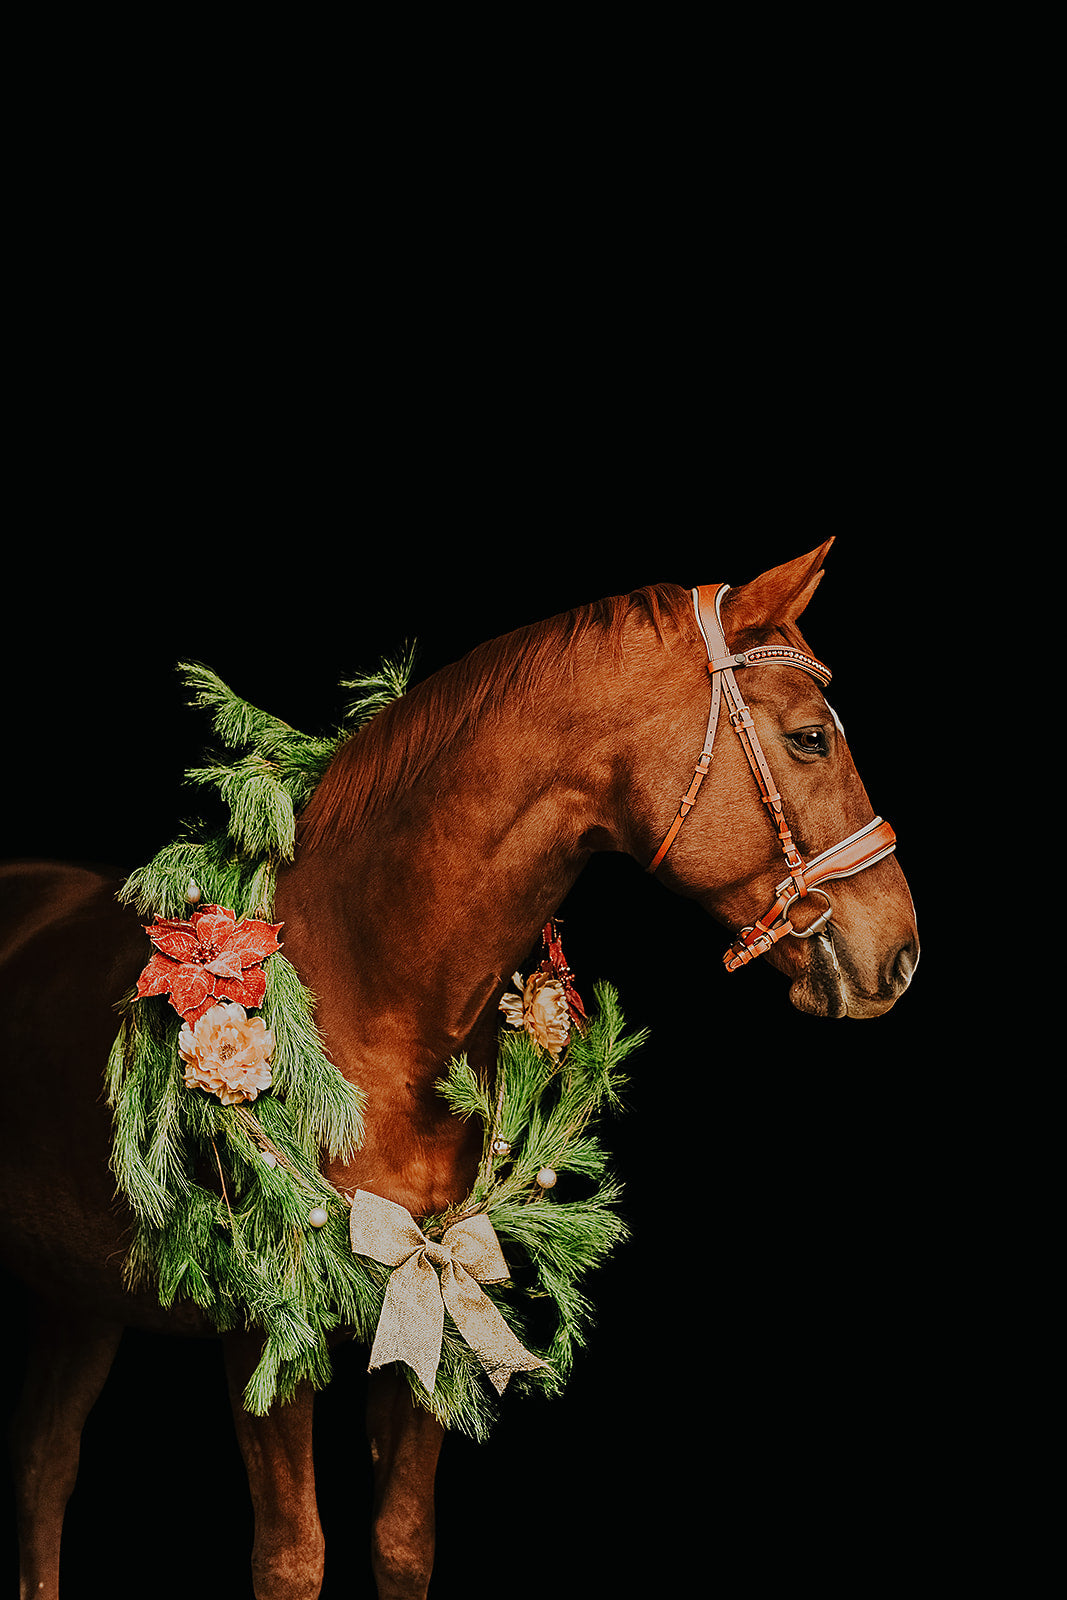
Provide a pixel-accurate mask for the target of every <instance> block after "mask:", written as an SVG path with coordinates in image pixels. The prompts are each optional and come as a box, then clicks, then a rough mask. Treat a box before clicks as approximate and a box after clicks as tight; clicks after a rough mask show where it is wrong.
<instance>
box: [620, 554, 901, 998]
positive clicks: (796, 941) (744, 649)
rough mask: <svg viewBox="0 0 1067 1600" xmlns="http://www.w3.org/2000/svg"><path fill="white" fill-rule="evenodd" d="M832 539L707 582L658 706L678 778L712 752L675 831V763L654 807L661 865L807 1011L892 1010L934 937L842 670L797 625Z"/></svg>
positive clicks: (693, 781)
mask: <svg viewBox="0 0 1067 1600" xmlns="http://www.w3.org/2000/svg"><path fill="white" fill-rule="evenodd" d="M832 542H833V541H832V540H828V541H827V542H826V543H825V544H823V545H821V546H820V547H819V548H818V549H817V550H814V551H812V552H810V553H809V554H808V555H804V556H800V557H798V558H797V559H796V560H794V561H790V562H787V563H785V564H784V565H783V566H780V567H775V568H774V569H772V570H771V571H769V572H765V573H763V574H762V576H760V577H758V578H756V579H754V580H753V581H752V582H750V583H748V584H745V585H744V586H743V587H740V588H737V589H729V588H727V586H725V585H709V586H707V587H706V588H701V589H696V590H694V591H693V607H692V611H693V626H692V627H691V628H690V629H689V630H688V632H687V651H686V657H687V660H686V667H685V671H684V674H679V673H678V672H677V669H675V672H674V674H673V675H672V679H671V683H672V689H671V690H670V691H669V695H670V698H672V699H673V704H669V705H666V704H665V705H664V706H663V708H662V710H660V711H658V712H654V713H653V715H656V716H658V720H659V722H660V724H661V725H660V727H659V728H658V729H657V730H656V735H657V742H659V741H660V740H666V742H667V745H668V747H670V748H673V749H674V750H677V751H678V753H679V760H680V768H674V769H673V770H674V777H673V781H674V782H675V783H677V774H678V771H679V770H680V771H681V772H682V773H685V766H684V755H689V757H690V758H692V756H693V755H695V754H696V752H697V751H699V752H700V756H699V759H698V760H697V762H696V765H695V767H691V768H690V770H689V773H688V774H686V775H687V776H690V786H689V788H688V789H687V790H685V793H684V798H683V799H682V802H681V804H680V805H678V806H677V811H676V813H675V819H674V822H673V824H671V826H670V827H669V828H667V829H666V831H664V828H663V823H664V820H665V819H666V818H667V817H668V816H669V810H666V809H665V806H669V803H670V802H669V799H668V795H669V794H671V793H673V795H674V796H675V797H676V796H677V794H678V793H679V792H680V790H679V789H678V788H675V789H674V790H673V791H672V790H671V789H670V781H671V780H668V778H667V775H666V774H665V773H662V774H657V775H656V777H655V781H654V782H652V783H651V784H650V787H649V789H648V790H647V792H646V793H645V794H644V795H643V796H641V802H642V803H641V804H639V806H638V816H639V818H640V819H641V824H642V825H643V826H644V827H648V828H652V829H653V830H654V837H658V838H659V839H660V840H661V842H660V844H659V848H658V850H656V852H655V854H654V855H653V856H652V859H651V862H650V869H651V870H653V871H655V872H657V873H658V874H659V875H660V876H661V877H662V878H663V879H664V880H665V881H666V882H667V883H668V884H669V886H670V887H671V888H673V889H675V890H676V891H678V892H680V893H682V894H685V895H687V896H690V897H692V898H694V899H696V900H698V901H699V902H700V903H701V904H702V905H703V906H704V908H705V909H706V910H707V911H709V912H710V913H711V915H712V916H714V917H715V918H716V919H717V920H718V921H720V922H722V923H724V924H725V925H726V926H727V927H728V928H730V929H731V930H732V931H733V932H734V933H735V934H736V936H737V937H736V940H735V943H734V945H733V946H731V949H730V950H729V951H728V952H727V955H726V964H727V967H728V968H729V969H730V970H736V969H737V968H739V967H742V966H744V965H745V964H747V962H748V961H750V960H752V959H754V958H755V957H756V956H759V955H762V954H765V955H766V957H767V960H768V961H769V962H770V963H771V964H772V965H773V966H775V967H777V968H778V969H779V970H780V971H781V972H783V973H784V974H785V975H786V976H787V977H788V978H789V979H790V998H791V1000H792V1002H793V1004H794V1005H795V1006H796V1007H797V1008H798V1009H799V1010H800V1011H804V1012H808V1013H811V1014H813V1015H817V1016H830V1017H843V1016H849V1017H876V1016H880V1015H881V1014H882V1013H883V1012H885V1011H888V1010H889V1008H890V1007H891V1006H892V1005H893V1004H894V1002H895V1001H896V1000H897V999H898V998H899V996H900V995H901V994H902V993H903V991H904V990H905V989H906V988H907V986H908V983H909V982H910V980H911V976H912V973H913V972H914V969H915V965H916V963H917V960H918V951H919V945H918V936H917V933H916V926H915V913H914V908H913V905H912V901H911V896H910V894H909V891H908V886H907V883H906V882H905V879H904V875H903V873H902V871H901V869H900V866H899V864H898V863H897V861H896V859H895V855H894V854H893V851H894V847H895V836H894V834H893V830H892V829H891V828H890V827H889V825H888V824H887V823H885V822H883V821H882V819H881V818H880V817H876V816H875V813H874V810H873V808H872V806H871V803H870V801H869V800H868V798H867V793H866V791H865V789H864V786H863V783H862V782H861V780H860V777H859V774H858V773H857V771H856V767H855V764H854V762H853V759H852V755H851V752H850V750H849V747H848V742H847V740H846V738H845V733H844V729H843V728H842V726H841V722H840V719H839V718H838V716H837V715H836V713H835V712H834V711H833V709H832V707H831V706H830V704H829V702H828V701H827V699H826V698H825V695H824V693H823V688H824V686H825V684H826V683H828V682H829V678H830V673H829V670H828V669H827V668H826V667H825V666H823V664H822V663H821V662H820V661H819V660H818V659H817V658H816V657H814V656H812V654H811V651H810V650H809V647H808V645H807V643H806V641H805V640H804V638H803V636H802V635H801V633H800V630H799V628H798V625H797V624H798V621H799V618H800V616H801V615H802V613H803V612H804V610H805V608H806V606H807V605H808V602H809V601H810V599H811V597H812V595H813V594H814V592H815V589H816V588H817V586H818V584H819V582H820V580H821V579H822V576H823V568H822V562H823V558H824V557H825V554H826V552H827V550H828V549H829V546H830V544H831V543H832ZM709 677H710V683H711V687H710V690H709ZM709 702H710V707H711V712H710V716H709ZM702 725H706V732H705V735H704V744H703V746H701V744H700V730H701V728H702ZM645 733H646V734H647V733H648V729H647V728H646V729H645ZM735 733H736V734H737V735H738V737H737V738H735V737H734V734H735ZM646 748H647V744H646ZM698 796H699V798H698ZM675 803H676V804H677V802H675ZM683 822H684V824H685V826H684V827H683V826H682V823H683ZM632 848H633V847H632ZM635 853H638V854H639V853H640V846H639V847H638V848H637V849H635Z"/></svg>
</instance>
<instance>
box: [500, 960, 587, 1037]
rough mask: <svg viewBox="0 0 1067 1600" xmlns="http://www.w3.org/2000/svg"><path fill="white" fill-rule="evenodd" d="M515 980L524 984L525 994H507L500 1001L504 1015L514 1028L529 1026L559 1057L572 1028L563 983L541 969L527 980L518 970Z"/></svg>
mask: <svg viewBox="0 0 1067 1600" xmlns="http://www.w3.org/2000/svg"><path fill="white" fill-rule="evenodd" d="M512 981H513V982H515V983H517V984H518V985H519V986H520V988H521V990H522V993H521V994H506V995H504V997H503V999H502V1000H501V1002H500V1009H501V1011H502V1012H503V1013H504V1016H505V1017H506V1019H507V1020H508V1022H509V1023H510V1024H511V1026H512V1027H513V1028H525V1029H526V1032H527V1033H528V1034H529V1035H530V1038H531V1039H533V1040H535V1042H536V1043H537V1044H539V1045H540V1046H541V1048H542V1050H547V1051H548V1053H549V1055H550V1056H558V1055H559V1053H560V1051H561V1050H562V1049H563V1047H564V1045H565V1044H566V1043H567V1040H568V1038H569V1037H570V1031H571V1015H570V1011H569V1009H568V1006H567V996H566V992H565V991H564V987H563V984H562V983H561V982H560V980H559V979H558V978H555V977H552V976H551V974H549V973H546V972H543V971H542V970H541V969H540V968H538V970H537V971H536V972H531V974H530V976H529V977H528V978H527V980H526V982H525V983H523V981H522V976H521V974H519V973H518V972H516V973H514V974H513V979H512Z"/></svg>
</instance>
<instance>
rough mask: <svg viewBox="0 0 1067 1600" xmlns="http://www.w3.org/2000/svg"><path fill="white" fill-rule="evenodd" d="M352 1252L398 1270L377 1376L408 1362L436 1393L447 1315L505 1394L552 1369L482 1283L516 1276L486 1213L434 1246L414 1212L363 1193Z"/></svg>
mask: <svg viewBox="0 0 1067 1600" xmlns="http://www.w3.org/2000/svg"><path fill="white" fill-rule="evenodd" d="M350 1233H351V1238H352V1249H353V1250H354V1251H355V1253H356V1254H357V1255H360V1256H370V1258H371V1259H372V1260H373V1261H380V1262H381V1263H382V1264H383V1266H387V1267H392V1268H393V1271H392V1273H391V1274H390V1276H389V1282H388V1285H387V1286H386V1291H385V1301H384V1303H383V1305H382V1314H381V1317H380V1318H379V1320H378V1329H377V1332H376V1333H375V1336H374V1346H373V1349H372V1350H371V1356H370V1369H369V1370H370V1371H372V1372H373V1370H374V1369H375V1368H376V1367H384V1366H385V1365H386V1364H387V1363H388V1362H390V1361H405V1362H406V1363H407V1364H408V1366H409V1367H412V1368H413V1369H414V1371H415V1373H416V1375H417V1376H418V1378H419V1379H420V1380H421V1382H422V1383H423V1385H424V1387H425V1388H426V1389H427V1390H428V1391H429V1392H430V1393H431V1394H432V1393H433V1387H434V1383H435V1381H436V1378H437V1367H438V1364H439V1362H440V1359H441V1338H442V1335H443V1333H444V1325H445V1310H446V1308H447V1310H448V1312H449V1315H450V1316H451V1318H452V1320H453V1322H454V1323H455V1324H456V1327H457V1328H458V1329H459V1331H460V1333H461V1334H462V1335H463V1337H464V1339H466V1341H467V1343H468V1344H469V1345H470V1347H471V1349H472V1350H473V1351H474V1352H475V1354H476V1355H477V1357H478V1359H479V1360H480V1362H481V1363H482V1366H483V1367H484V1368H485V1371H486V1374H487V1375H488V1377H489V1381H490V1382H491V1383H492V1385H493V1387H494V1388H495V1389H496V1391H497V1393H498V1394H503V1393H504V1390H505V1388H506V1387H507V1382H508V1379H509V1378H510V1377H511V1374H512V1373H513V1372H532V1371H533V1370H534V1369H535V1368H536V1367H544V1366H546V1365H547V1362H544V1361H541V1360H540V1359H539V1358H538V1357H537V1356H534V1355H531V1354H530V1352H529V1351H528V1350H525V1349H523V1347H522V1345H521V1344H520V1343H519V1341H518V1339H516V1337H515V1335H514V1334H513V1333H512V1331H511V1329H510V1328H509V1327H508V1325H507V1323H506V1322H505V1321H504V1319H503V1317H502V1316H501V1315H500V1312H499V1311H498V1310H497V1309H496V1306H494V1305H493V1302H492V1301H491V1300H490V1299H489V1297H488V1295H486V1294H484V1293H483V1292H482V1290H481V1289H480V1288H479V1284H481V1283H503V1282H504V1280H505V1279H506V1278H508V1277H509V1276H510V1274H509V1272H508V1268H507V1263H506V1262H505V1260H504V1257H503V1254H502V1253H501V1249H500V1243H499V1241H498V1239H497V1236H496V1233H495V1231H494V1229H493V1225H492V1223H491V1222H490V1221H489V1218H488V1217H487V1216H485V1215H484V1213H478V1214H477V1215H475V1216H472V1217H467V1218H466V1219H465V1220H464V1221H462V1222H456V1223H453V1225H452V1227H451V1228H448V1229H446V1231H445V1234H444V1236H443V1238H442V1239H441V1241H440V1243H439V1244H438V1243H436V1242H435V1241H434V1240H433V1239H428V1238H427V1237H426V1235H425V1234H424V1233H423V1231H422V1229H421V1228H420V1227H419V1226H418V1225H417V1224H416V1222H415V1221H414V1219H413V1218H412V1216H411V1213H410V1212H408V1211H405V1210H404V1207H403V1206H399V1205H397V1204H396V1203H395V1202H394V1201H392V1200H383V1199H382V1198H381V1196H380V1195H376V1194H369V1193H368V1192H367V1191H366V1190H365V1189H357V1190H356V1193H355V1196H354V1198H353V1200H352V1217H351V1222H350Z"/></svg>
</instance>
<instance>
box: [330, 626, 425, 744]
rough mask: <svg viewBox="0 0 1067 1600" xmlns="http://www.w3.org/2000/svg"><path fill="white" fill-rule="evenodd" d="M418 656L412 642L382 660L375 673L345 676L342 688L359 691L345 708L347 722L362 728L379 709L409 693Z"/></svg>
mask: <svg viewBox="0 0 1067 1600" xmlns="http://www.w3.org/2000/svg"><path fill="white" fill-rule="evenodd" d="M416 655H417V650H416V647H415V645H414V644H413V643H411V642H410V641H409V642H407V643H406V644H405V645H404V648H403V651H402V652H401V654H400V655H398V656H393V657H390V658H387V659H386V660H384V661H382V663H381V664H380V666H379V667H378V669H377V670H376V671H375V672H366V673H362V674H359V675H357V676H356V677H353V678H342V679H341V688H342V689H354V690H356V695H355V698H354V699H352V700H350V701H349V702H348V705H347V706H346V707H345V713H344V718H345V722H346V723H348V724H349V725H350V726H353V727H357V728H361V727H363V725H364V723H367V722H369V721H370V720H371V718H372V717H375V716H377V714H378V712H379V711H383V710H384V709H385V707H386V706H388V705H391V704H392V702H393V701H394V700H399V699H400V698H401V697H402V696H403V695H404V694H406V693H407V690H408V686H409V684H410V682H411V676H412V673H413V672H414V670H415V658H416Z"/></svg>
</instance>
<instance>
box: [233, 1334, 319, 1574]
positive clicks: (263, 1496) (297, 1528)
mask: <svg viewBox="0 0 1067 1600" xmlns="http://www.w3.org/2000/svg"><path fill="white" fill-rule="evenodd" d="M222 1343H223V1349H224V1352H225V1361H226V1381H227V1384H228V1386H229V1392H230V1405H231V1407H232V1409H233V1419H234V1426H235V1428H236V1430H237V1442H238V1444H239V1445H240V1449H241V1454H242V1456H243V1457H244V1463H245V1468H246V1470H247V1472H248V1487H249V1490H250V1492H251V1495H252V1507H253V1511H254V1513H255V1534H254V1538H253V1545H252V1586H253V1588H254V1590H255V1594H256V1600H316V1596H317V1595H318V1594H319V1592H320V1590H321V1589H322V1577H323V1564H324V1559H325V1541H324V1539H323V1536H322V1524H321V1522H320V1521H319V1511H318V1504H317V1502H316V1498H315V1463H314V1458H313V1455H312V1421H313V1411H314V1393H313V1391H312V1389H311V1386H310V1385H309V1384H304V1385H302V1386H301V1388H300V1389H299V1390H298V1391H297V1394H296V1397H295V1398H294V1399H293V1400H292V1401H290V1403H289V1404H288V1405H278V1406H274V1407H273V1408H272V1409H271V1410H270V1411H269V1412H268V1414H267V1415H266V1416H265V1417H254V1416H252V1415H250V1414H249V1412H247V1411H246V1410H245V1408H244V1404H243V1399H242V1397H243V1394H244V1390H245V1386H246V1384H247V1382H248V1379H249V1378H250V1377H251V1375H252V1371H253V1369H254V1368H255V1366H256V1363H257V1362H258V1360H259V1357H260V1354H261V1351H262V1340H261V1339H260V1338H258V1337H256V1336H254V1335H245V1334H226V1335H225V1336H224V1338H223V1341H222Z"/></svg>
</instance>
